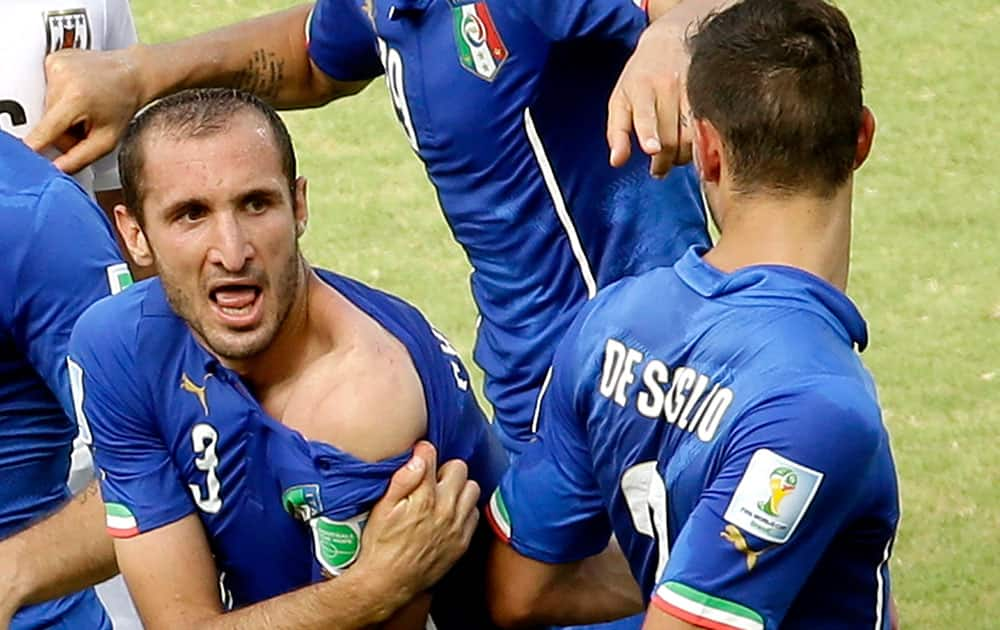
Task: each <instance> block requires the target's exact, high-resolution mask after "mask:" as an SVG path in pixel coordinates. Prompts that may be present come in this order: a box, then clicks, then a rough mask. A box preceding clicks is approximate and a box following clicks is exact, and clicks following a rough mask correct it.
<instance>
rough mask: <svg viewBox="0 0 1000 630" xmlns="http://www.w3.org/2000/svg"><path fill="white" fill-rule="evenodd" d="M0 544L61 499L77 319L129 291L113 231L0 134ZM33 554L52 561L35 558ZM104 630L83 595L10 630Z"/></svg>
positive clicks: (71, 429)
mask: <svg viewBox="0 0 1000 630" xmlns="http://www.w3.org/2000/svg"><path fill="white" fill-rule="evenodd" d="M0 251H2V252H3V253H4V262H3V265H0V480H2V481H0V539H2V538H6V537H7V536H10V535H13V534H15V533H17V532H18V531H20V530H22V529H24V528H26V527H27V526H28V525H29V524H30V523H31V522H32V521H35V520H38V519H39V518H41V517H42V516H44V515H45V514H47V513H49V512H51V511H52V510H54V509H55V508H56V507H58V506H59V505H61V504H62V503H63V502H65V501H66V500H67V499H68V498H69V490H68V489H67V487H66V476H67V473H68V471H69V461H70V448H71V443H72V441H73V436H74V435H76V432H77V430H76V425H75V423H74V422H73V421H72V420H71V419H70V418H72V414H73V400H72V396H71V394H70V382H71V379H72V378H73V374H72V373H70V372H68V371H67V367H66V354H67V347H68V344H69V336H70V331H71V330H72V328H73V324H74V323H75V322H76V319H77V317H79V316H80V314H81V313H82V312H83V311H84V310H85V309H86V308H87V307H88V306H90V305H91V304H92V303H94V302H96V301H97V300H99V299H100V298H102V297H105V296H107V295H109V294H110V293H113V292H115V291H117V290H119V289H121V287H122V286H123V285H127V284H128V283H129V282H130V277H129V275H128V268H127V267H126V266H125V264H124V263H123V262H121V258H120V257H119V254H118V247H117V245H116V244H115V241H114V238H113V237H112V236H111V226H110V225H108V221H107V219H106V218H105V216H104V213H103V212H101V209H100V208H98V207H97V206H95V205H94V204H93V203H92V202H91V201H90V200H89V199H88V198H87V195H86V194H85V193H84V192H83V191H82V190H81V189H80V187H79V186H78V185H77V184H76V182H74V181H73V180H72V179H70V178H69V177H66V176H65V175H62V174H61V173H59V171H57V170H56V169H55V167H53V166H52V165H51V164H50V163H49V162H48V160H46V159H45V158H43V157H41V156H39V155H37V154H35V153H34V152H33V151H31V150H30V149H28V148H27V147H26V146H24V144H22V143H21V142H20V141H19V140H17V139H16V138H13V137H12V136H10V135H8V134H6V133H3V132H0ZM38 553H59V550H58V549H39V550H38ZM59 623H66V624H68V625H67V626H65V627H67V628H71V627H73V628H76V627H79V628H110V624H109V623H108V621H107V618H106V617H105V614H104V610H103V609H102V608H101V605H100V603H99V602H98V601H97V598H96V597H95V596H94V593H93V591H92V590H87V591H84V592H81V593H78V594H76V595H73V596H71V597H66V598H63V599H60V600H55V601H52V602H48V603H45V604H42V605H39V606H31V607H28V608H25V609H23V610H22V611H21V612H20V613H18V614H17V615H16V616H15V617H14V620H13V623H12V625H11V628H12V629H13V630H28V629H29V628H30V629H33V628H52V627H63V626H59V625H58V624H59Z"/></svg>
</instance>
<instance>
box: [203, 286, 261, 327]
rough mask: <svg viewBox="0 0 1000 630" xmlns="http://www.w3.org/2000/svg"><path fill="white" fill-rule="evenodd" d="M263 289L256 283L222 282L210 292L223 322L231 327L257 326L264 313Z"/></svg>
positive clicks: (216, 310)
mask: <svg viewBox="0 0 1000 630" xmlns="http://www.w3.org/2000/svg"><path fill="white" fill-rule="evenodd" d="M262 293H263V291H262V289H261V288H260V286H258V285H256V284H254V283H250V282H247V283H241V282H227V283H221V284H219V285H217V286H216V287H214V288H213V289H211V290H210V291H209V292H208V297H209V298H210V299H211V301H212V306H213V307H214V310H215V312H216V314H217V315H218V317H219V319H220V320H222V323H223V324H225V325H226V326H229V327H231V328H249V327H253V326H255V325H256V324H257V323H258V322H259V321H260V319H261V317H262V314H263V309H262V303H263V300H262V299H261V295H262Z"/></svg>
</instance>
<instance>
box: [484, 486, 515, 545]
mask: <svg viewBox="0 0 1000 630" xmlns="http://www.w3.org/2000/svg"><path fill="white" fill-rule="evenodd" d="M486 520H488V521H489V522H490V525H491V526H492V527H493V531H495V532H496V534H497V536H499V537H500V538H502V539H503V541H504V542H510V515H509V514H508V513H507V506H506V505H504V502H503V497H502V496H500V488H497V489H496V490H495V491H494V492H493V496H491V497H490V502H489V504H488V505H487V506H486Z"/></svg>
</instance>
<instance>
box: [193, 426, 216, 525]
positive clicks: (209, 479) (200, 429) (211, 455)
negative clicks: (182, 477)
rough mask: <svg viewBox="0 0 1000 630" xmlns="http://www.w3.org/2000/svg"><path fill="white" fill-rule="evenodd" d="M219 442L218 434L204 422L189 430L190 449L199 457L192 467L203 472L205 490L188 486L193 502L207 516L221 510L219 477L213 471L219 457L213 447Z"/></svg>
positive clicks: (194, 484)
mask: <svg viewBox="0 0 1000 630" xmlns="http://www.w3.org/2000/svg"><path fill="white" fill-rule="evenodd" d="M218 441H219V433H218V432H217V431H216V430H215V428H214V427H213V426H212V425H210V424H206V423H204V422H201V423H198V424H196V425H194V428H192V429H191V447H192V448H193V449H194V452H195V454H196V455H201V457H199V458H198V459H196V460H194V465H195V466H196V467H197V468H198V470H201V471H204V472H205V490H207V492H206V493H202V488H201V486H199V485H198V484H196V483H190V484H188V489H189V490H191V496H192V497H194V502H195V504H196V505H197V506H198V508H199V509H200V510H201V511H202V512H206V513H208V514H218V512H219V510H220V509H222V498H221V497H220V496H219V490H220V489H221V486H220V484H219V476H218V474H216V472H215V469H216V468H218V466H219V456H218V455H217V454H216V452H215V445H216V443H218Z"/></svg>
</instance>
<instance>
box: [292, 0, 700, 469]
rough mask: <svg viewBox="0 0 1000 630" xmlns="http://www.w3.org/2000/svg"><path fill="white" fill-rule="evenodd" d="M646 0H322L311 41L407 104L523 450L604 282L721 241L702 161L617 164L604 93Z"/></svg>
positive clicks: (316, 53)
mask: <svg viewBox="0 0 1000 630" xmlns="http://www.w3.org/2000/svg"><path fill="white" fill-rule="evenodd" d="M645 26H646V16H645V13H644V12H643V11H642V10H641V9H640V8H638V7H637V6H636V5H635V4H634V3H633V2H632V1H631V0H549V1H546V2H540V1H538V0H510V1H505V2H496V1H492V0H489V1H486V2H462V1H458V0H450V1H448V0H320V1H319V2H318V3H317V4H316V6H315V9H314V10H313V13H312V17H311V21H310V25H309V36H310V43H309V52H310V55H311V57H312V59H313V61H314V62H315V63H316V65H317V66H318V67H319V68H321V69H322V70H323V71H324V72H325V73H327V74H329V75H330V76H331V77H334V78H336V79H340V80H361V79H370V78H372V77H375V76H377V75H379V74H382V73H385V75H386V80H387V83H388V86H389V94H390V97H391V99H392V103H393V106H394V108H395V111H396V114H397V117H398V119H399V121H400V123H401V125H402V127H403V129H404V131H405V132H406V136H407V138H408V139H409V141H410V145H411V146H412V147H413V149H414V150H415V151H416V152H417V154H418V155H419V156H420V158H421V159H422V160H423V162H424V164H425V166H426V168H427V173H428V175H429V176H430V179H431V181H432V182H433V183H434V186H435V187H436V188H437V193H438V198H439V200H440V203H441V207H442V209H443V210H444V214H445V218H446V219H447V221H448V223H449V225H450V226H451V229H452V233H453V234H454V236H455V239H456V240H457V241H458V242H459V243H460V244H461V245H462V246H463V247H464V249H465V252H466V255H467V256H468V258H469V261H470V263H471V265H472V268H473V272H472V278H471V285H472V293H473V297H474V299H475V302H476V305H477V307H478V310H479V313H480V316H481V320H480V325H479V328H478V333H477V340H476V347H475V359H476V362H477V363H478V364H479V365H480V366H481V367H482V368H483V370H484V372H485V373H486V394H487V396H488V398H489V399H490V402H491V403H492V404H493V407H494V411H495V417H496V420H497V423H498V426H499V428H500V429H501V430H502V437H503V439H504V441H505V445H506V446H507V447H508V448H509V449H511V450H513V451H518V450H520V444H521V443H522V442H523V441H526V440H527V439H529V437H530V435H531V431H532V424H533V419H534V413H535V407H536V401H537V398H538V392H539V389H540V388H541V386H542V383H543V381H544V379H545V373H546V370H547V369H548V366H549V365H550V364H551V360H552V353H553V351H554V349H555V347H556V344H557V343H558V341H559V338H560V337H561V335H562V334H563V332H565V330H566V328H567V327H568V326H569V324H570V322H571V321H572V319H573V317H574V315H575V314H576V312H577V310H578V309H579V308H580V306H581V305H583V304H584V303H585V302H586V300H587V299H588V298H589V297H592V296H593V295H594V294H595V292H596V291H597V289H599V288H600V287H603V286H606V285H608V284H610V283H611V282H614V281H616V280H618V279H620V278H622V277H624V276H628V275H634V274H638V273H641V272H643V271H646V270H648V269H651V268H653V267H655V266H661V265H667V264H672V263H673V262H674V261H675V260H676V259H677V258H678V257H679V256H680V255H681V254H682V253H683V252H684V251H685V250H686V249H687V247H688V246H690V245H691V244H692V243H705V242H707V235H706V231H705V219H704V212H703V207H702V205H701V196H700V192H699V189H698V184H697V180H696V175H695V173H694V171H693V170H692V169H690V168H678V169H675V170H674V171H673V172H672V173H671V174H670V176H669V177H667V179H666V181H659V180H655V179H653V178H651V177H650V176H649V175H648V172H647V171H648V161H647V159H646V158H645V156H643V155H642V154H641V151H639V150H638V148H636V149H635V150H634V151H633V158H632V160H631V161H630V162H629V163H628V164H627V165H626V166H624V167H622V168H620V169H613V168H611V167H610V166H609V165H608V163H607V162H608V159H607V155H608V149H607V145H606V143H605V122H606V119H607V103H608V98H609V96H610V94H611V90H612V87H613V86H614V84H615V81H616V80H617V78H618V75H619V73H620V72H621V70H622V67H623V66H624V64H625V61H626V59H627V58H628V55H629V54H630V52H631V50H632V48H633V47H634V45H635V43H636V41H637V39H638V37H639V34H640V32H641V31H642V29H643V28H644V27H645Z"/></svg>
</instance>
